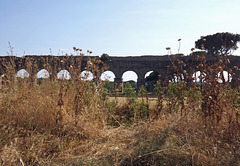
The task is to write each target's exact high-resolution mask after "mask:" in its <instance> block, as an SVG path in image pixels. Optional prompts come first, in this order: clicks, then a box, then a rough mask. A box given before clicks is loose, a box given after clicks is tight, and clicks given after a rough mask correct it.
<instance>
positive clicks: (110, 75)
mask: <svg viewBox="0 0 240 166" xmlns="http://www.w3.org/2000/svg"><path fill="white" fill-rule="evenodd" d="M100 78H101V80H102V81H107V80H108V81H110V82H114V78H116V77H115V74H114V73H113V72H112V71H110V70H107V71H105V72H103V73H102V74H101V77H100Z"/></svg>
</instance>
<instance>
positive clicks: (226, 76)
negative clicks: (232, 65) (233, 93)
mask: <svg viewBox="0 0 240 166" xmlns="http://www.w3.org/2000/svg"><path fill="white" fill-rule="evenodd" d="M222 74H223V75H222ZM222 74H221V73H220V72H219V73H218V82H219V83H223V82H231V81H232V75H231V74H230V73H229V72H227V71H225V70H224V71H223V73H222ZM223 79H224V80H223Z"/></svg>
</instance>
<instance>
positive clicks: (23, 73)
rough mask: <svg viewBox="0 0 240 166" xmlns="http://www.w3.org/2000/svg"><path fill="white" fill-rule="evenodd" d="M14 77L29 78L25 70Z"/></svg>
mask: <svg viewBox="0 0 240 166" xmlns="http://www.w3.org/2000/svg"><path fill="white" fill-rule="evenodd" d="M16 77H20V78H25V77H27V78H28V77H29V73H28V72H27V71H26V70H25V69H21V70H19V71H18V72H17V74H16Z"/></svg>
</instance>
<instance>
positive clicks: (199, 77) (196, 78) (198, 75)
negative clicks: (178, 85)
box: [192, 71, 206, 84]
mask: <svg viewBox="0 0 240 166" xmlns="http://www.w3.org/2000/svg"><path fill="white" fill-rule="evenodd" d="M205 76H206V73H203V72H201V71H196V72H194V73H193V76H192V78H193V82H195V83H197V84H201V83H202V82H205V78H204V77H205Z"/></svg>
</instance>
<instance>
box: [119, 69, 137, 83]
mask: <svg viewBox="0 0 240 166" xmlns="http://www.w3.org/2000/svg"><path fill="white" fill-rule="evenodd" d="M122 79H123V82H127V81H134V82H137V79H138V75H137V74H136V73H135V72H134V71H126V72H124V73H123V75H122Z"/></svg>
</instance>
